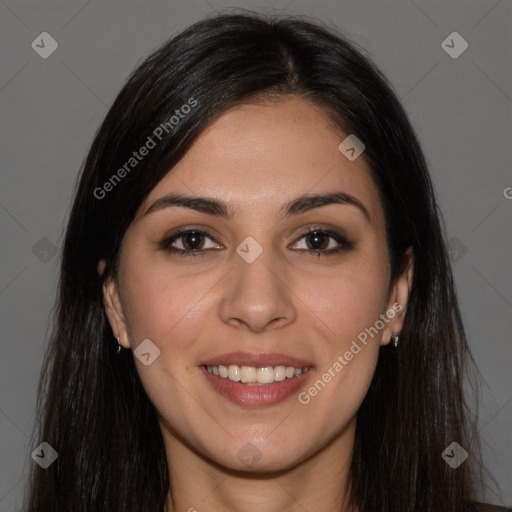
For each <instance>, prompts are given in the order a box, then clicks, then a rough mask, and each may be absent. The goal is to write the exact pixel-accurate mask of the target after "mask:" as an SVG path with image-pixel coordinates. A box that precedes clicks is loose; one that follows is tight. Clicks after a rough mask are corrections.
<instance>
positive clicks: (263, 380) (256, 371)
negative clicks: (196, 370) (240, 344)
mask: <svg viewBox="0 0 512 512" xmlns="http://www.w3.org/2000/svg"><path fill="white" fill-rule="evenodd" d="M308 368H309V367H306V368H295V367H294V366H285V365H278V366H274V367H272V366H263V367H260V368H256V367H254V366H239V365H237V364H230V365H219V366H209V365H208V366H206V369H207V371H208V372H209V373H213V375H217V376H219V377H221V378H223V379H229V380H231V381H233V382H242V383H244V384H248V385H266V384H272V383H273V382H282V381H284V380H285V379H292V378H294V377H298V376H299V375H301V374H302V373H304V372H306V371H307V370H308Z"/></svg>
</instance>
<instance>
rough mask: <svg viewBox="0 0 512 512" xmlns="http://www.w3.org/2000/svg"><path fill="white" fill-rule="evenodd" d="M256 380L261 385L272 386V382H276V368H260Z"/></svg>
mask: <svg viewBox="0 0 512 512" xmlns="http://www.w3.org/2000/svg"><path fill="white" fill-rule="evenodd" d="M256 379H257V381H258V382H259V383H260V384H270V383H271V382H274V380H275V377H274V368H272V366H267V367H266V368H258V375H257V377H256Z"/></svg>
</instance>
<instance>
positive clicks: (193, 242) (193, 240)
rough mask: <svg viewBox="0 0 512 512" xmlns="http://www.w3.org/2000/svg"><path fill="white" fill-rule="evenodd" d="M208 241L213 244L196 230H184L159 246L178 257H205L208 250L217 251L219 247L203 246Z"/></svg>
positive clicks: (201, 232)
mask: <svg viewBox="0 0 512 512" xmlns="http://www.w3.org/2000/svg"><path fill="white" fill-rule="evenodd" d="M208 240H209V241H211V242H215V241H214V239H213V238H212V237H211V236H210V235H208V234H207V233H205V232H204V231H199V230H197V229H186V230H182V231H179V232H177V233H174V234H172V235H171V236H170V237H168V238H166V239H165V240H164V241H163V242H161V244H160V246H161V247H162V248H163V249H165V250H167V251H169V252H171V253H175V254H179V255H180V256H206V254H207V253H208V252H209V250H210V249H218V248H219V246H218V245H216V244H215V243H214V244H211V245H210V246H209V247H207V246H205V245H206V243H207V242H208Z"/></svg>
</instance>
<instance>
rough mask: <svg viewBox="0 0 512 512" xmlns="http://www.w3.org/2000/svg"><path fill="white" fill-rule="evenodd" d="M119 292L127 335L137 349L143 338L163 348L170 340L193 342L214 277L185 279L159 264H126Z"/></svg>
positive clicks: (177, 342) (169, 267) (198, 329)
mask: <svg viewBox="0 0 512 512" xmlns="http://www.w3.org/2000/svg"><path fill="white" fill-rule="evenodd" d="M125 275H127V276H130V277H129V279H126V280H125V282H124V286H123V289H122V293H123V297H124V299H125V300H124V303H123V305H124V306H125V312H126V320H127V325H128V331H129V332H128V334H129V336H130V341H131V342H132V343H133V344H134V345H137V344H138V343H140V341H142V340H143V339H145V338H149V339H151V340H154V342H155V343H156V344H157V345H159V346H161V347H163V346H164V345H166V344H168V343H169V341H170V340H172V342H173V345H174V346H175V348H177V346H176V344H179V343H180V340H190V339H194V337H195V336H194V334H195V333H196V331H197V333H198V332H199V331H200V325H199V321H198V320H199V317H201V318H202V317H203V314H204V310H205V308H207V307H208V301H209V295H208V293H207V292H208V290H209V289H210V288H212V286H213V285H214V283H215V279H214V276H211V275H208V274H207V273H205V274H203V275H202V276H194V277H191V276H187V275H186V274H184V273H183V272H181V273H180V272H177V271H176V270H175V269H174V270H173V269H172V268H171V266H170V265H165V264H159V263H158V262H157V263H155V262H154V261H152V262H150V263H149V262H141V263H140V264H138V263H137V260H135V259H134V260H132V261H127V262H126V265H125ZM179 333H181V334H180V335H178V334H179Z"/></svg>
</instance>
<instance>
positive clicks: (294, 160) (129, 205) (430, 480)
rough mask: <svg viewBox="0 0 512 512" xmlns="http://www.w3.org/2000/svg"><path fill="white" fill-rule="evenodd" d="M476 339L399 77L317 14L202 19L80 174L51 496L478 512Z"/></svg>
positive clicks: (45, 484)
mask: <svg viewBox="0 0 512 512" xmlns="http://www.w3.org/2000/svg"><path fill="white" fill-rule="evenodd" d="M468 360H470V356H469V350H468V347H467V344H466V340H465V337H464V331H463V326H462V323H461V317H460V313H459V309H458V306H457V300H456V296H455V292H454V286H453V282H452V276H451V272H450V266H449V261H448V257H447V251H446V247H445V241H444V235H443V232H442V229H441V226H440V220H439V218H438V213H437V206H436V201H435V198H434V193H433V190H432V185H431V182H430V178H429V175H428V171H427V166H426V164H425V160H424V157H423V155H422V152H421V149H420V146H419V144H418V141H417V139H416V137H415V134H414V132H413V129H412V128H411V126H410V124H409V121H408V119H407V116H406V115H405V113H404V111H403V109H402V107H401V106H400V104H399V102H398V100H397V99H396V96H395V95H394V93H393V92H392V90H391V87H390V86H389V84H388V83H387V81H386V80H385V78H384V77H383V76H382V74H381V73H380V72H379V71H378V70H377V69H376V68H375V66H374V65H373V64H372V63H371V62H370V61H369V60H368V59H367V58H365V57H364V56H363V55H362V53H361V52H360V51H358V50H357V49H356V48H355V46H354V45H353V44H350V43H349V42H348V41H346V40H345V39H343V38H341V37H340V36H338V35H335V34H333V33H331V32H329V31H328V30H326V29H324V28H321V27H320V26H318V25H315V24H312V23H310V22H307V21H303V20H300V19H296V18H294V19H291V18H288V19H286V18H283V19H273V20H266V19H264V18H262V17H259V16H256V15H219V16H216V17H212V18H209V19H206V20H203V21H201V22H199V23H196V24H195V25H193V26H192V27H190V28H189V29H187V30H185V31H184V32H183V33H181V34H180V35H178V36H177V37H174V38H173V39H172V40H170V41H169V42H168V43H167V44H165V45H164V46H163V47H162V48H160V49H159V50H158V51H156V52H155V53H154V54H153V55H151V56H150V57H149V58H148V59H147V60H146V61H145V62H143V63H142V65H140V66H139V67H138V69H137V70H136V71H135V72H134V73H133V74H132V76H131V77H130V78H129V80H128V82H127V84H126V85H125V86H124V88H123V89H122V91H121V92H120V94H119V96H118V97H117V99H116V100H115V102H114V104H113V106H112V108H111V109H110V111H109V113H108V115H107V117H106V119H105V121H104V122H103V124H102V126H101V128H100V130H99V131H98V133H97V135H96V137H95V139H94V142H93V144H92V147H91V149H90V152H89V155H88V157H87V159H86V162H85V165H84V168H83V171H82V173H81V177H80V181H79V184H78V188H77V191H76V197H75V201H74V206H73V209H72V212H71V216H70V220H69V224H68V229H67V233H66V238H65V243H64V250H63V257H62V269H61V280H60V288H59V297H58V314H57V317H56V323H55V329H54V334H53V338H52V343H51V349H50V350H49V352H48V356H47V359H46V360H45V369H44V377H45V379H44V381H43V382H42V387H41V390H42V391H41V397H42V396H43V393H44V391H43V390H44V389H47V397H45V400H44V403H43V400H42V398H41V414H40V417H41V425H40V430H39V431H38V433H37V439H38V441H39V442H42V441H44V442H47V443H48V444H49V445H50V446H51V447H52V448H53V449H54V450H55V451H56V452H57V454H58V457H57V458H56V460H55V461H54V462H53V464H51V465H50V466H49V467H48V468H47V469H42V468H40V467H39V466H38V465H34V473H33V481H32V487H31V493H30V498H29V508H30V510H38V511H46V510H48V511H49V510H52V511H54V512H57V511H69V510H73V511H82V510H83V511H91V510H95V511H101V510H105V511H107V510H108V511H109V512H113V511H128V510H133V511H135V510H136V511H155V512H157V511H158V512H161V511H163V510H165V511H166V512H175V511H178V510H180V511H181V510H189V511H193V510H197V511H199V512H205V511H219V510H226V511H235V510H236V511H254V510H267V511H273V510H279V511H283V510H290V511H292V510H310V511H312V510H315V511H317V512H321V511H329V512H330V511H334V510H337V511H359V512H366V511H374V510H379V511H389V512H397V511H406V510H407V511H413V510H414V511H420V510H421V511H429V512H430V511H432V512H433V511H436V512H444V511H446V512H448V511H449V512H454V511H460V512H462V511H467V510H477V508H473V507H474V506H475V507H476V505H472V504H471V502H473V501H474V496H475V492H476V490H477V488H476V485H478V483H477V482H478V481H477V480H475V479H474V478H472V474H471V472H470V471H469V467H470V464H471V463H472V461H473V462H474V460H475V458H476V454H477V453H478V452H477V442H476V440H475V438H474V437H472V433H473V430H472V428H471V425H470V423H469V422H468V421H467V419H466V416H467V411H466V407H465V401H464V397H463V393H462V382H463V377H464V372H465V369H466V363H467V361H468ZM468 454H469V460H466V457H467V455H468Z"/></svg>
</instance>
